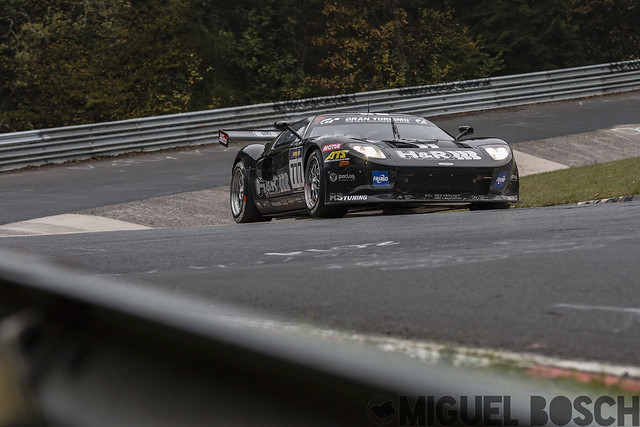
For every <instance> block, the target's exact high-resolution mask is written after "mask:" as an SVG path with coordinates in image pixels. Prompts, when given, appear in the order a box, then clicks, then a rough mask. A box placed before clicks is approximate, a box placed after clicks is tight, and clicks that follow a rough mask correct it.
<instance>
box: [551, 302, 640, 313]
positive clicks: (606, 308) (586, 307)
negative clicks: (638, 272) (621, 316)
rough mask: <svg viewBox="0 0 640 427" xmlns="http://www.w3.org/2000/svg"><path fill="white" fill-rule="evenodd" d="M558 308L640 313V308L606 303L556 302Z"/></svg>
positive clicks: (555, 305)
mask: <svg viewBox="0 0 640 427" xmlns="http://www.w3.org/2000/svg"><path fill="white" fill-rule="evenodd" d="M553 306H554V307H557V308H569V309H573V310H585V311H613V312H618V313H630V314H640V308H628V307H611V306H606V305H581V304H554V305H553Z"/></svg>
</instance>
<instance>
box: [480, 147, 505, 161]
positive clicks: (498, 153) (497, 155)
mask: <svg viewBox="0 0 640 427" xmlns="http://www.w3.org/2000/svg"><path fill="white" fill-rule="evenodd" d="M482 148H483V149H484V151H486V152H487V154H488V155H490V156H491V158H492V159H493V160H504V159H506V158H507V157H509V154H511V150H510V149H509V147H503V146H498V147H482Z"/></svg>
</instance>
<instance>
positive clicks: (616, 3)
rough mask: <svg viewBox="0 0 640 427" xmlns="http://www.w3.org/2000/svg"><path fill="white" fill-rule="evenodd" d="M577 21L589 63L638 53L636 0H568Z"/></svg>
mask: <svg viewBox="0 0 640 427" xmlns="http://www.w3.org/2000/svg"><path fill="white" fill-rule="evenodd" d="M570 3H571V6H572V8H571V11H570V13H569V21H570V22H571V23H573V24H574V25H576V26H577V27H578V28H579V29H580V31H579V34H580V37H581V39H582V40H583V42H584V49H585V52H586V55H587V58H588V59H589V62H592V63H602V62H617V61H622V60H627V59H637V58H638V56H639V55H640V3H639V2H638V0H571V1H570Z"/></svg>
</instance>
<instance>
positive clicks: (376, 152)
mask: <svg viewBox="0 0 640 427" xmlns="http://www.w3.org/2000/svg"><path fill="white" fill-rule="evenodd" d="M351 149H353V150H355V151H357V152H358V153H361V154H364V155H365V156H367V157H372V158H374V159H384V158H386V156H385V155H384V153H383V152H382V150H380V149H379V148H378V147H375V146H373V145H352V146H351Z"/></svg>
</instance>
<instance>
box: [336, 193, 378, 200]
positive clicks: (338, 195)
mask: <svg viewBox="0 0 640 427" xmlns="http://www.w3.org/2000/svg"><path fill="white" fill-rule="evenodd" d="M368 198H369V197H368V196H367V195H365V194H362V195H360V194H357V195H353V196H345V195H343V194H342V193H330V194H329V201H330V202H364V201H366V200H367V199H368Z"/></svg>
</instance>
